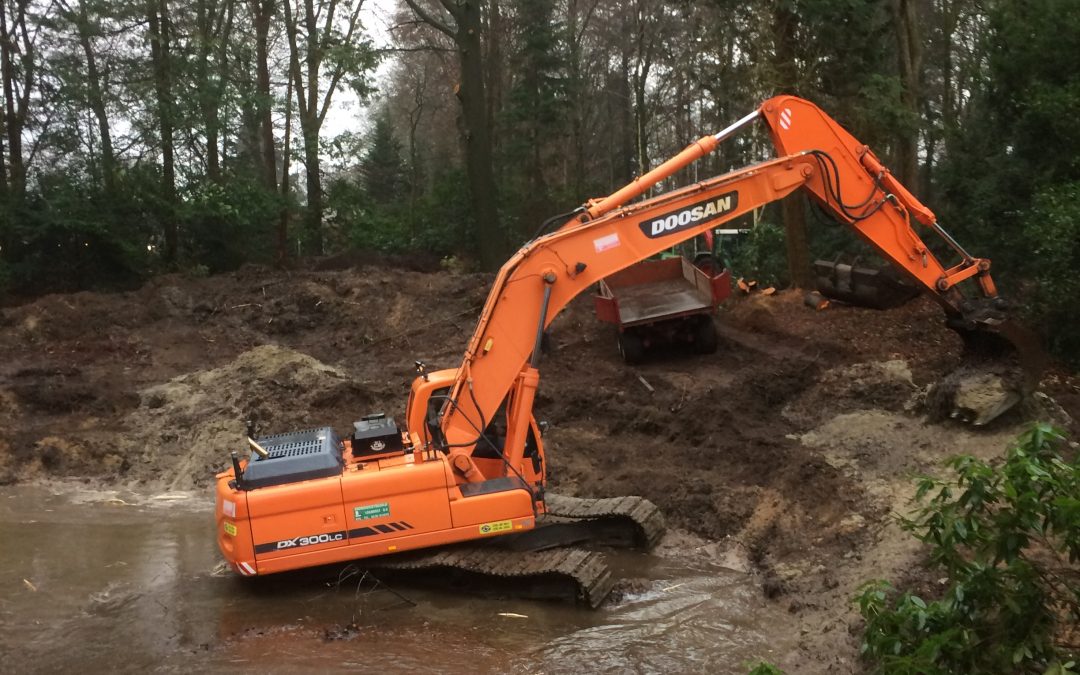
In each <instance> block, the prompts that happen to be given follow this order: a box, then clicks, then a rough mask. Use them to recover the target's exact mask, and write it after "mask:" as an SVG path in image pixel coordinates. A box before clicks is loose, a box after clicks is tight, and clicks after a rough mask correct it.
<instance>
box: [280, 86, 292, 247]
mask: <svg viewBox="0 0 1080 675" xmlns="http://www.w3.org/2000/svg"><path fill="white" fill-rule="evenodd" d="M291 67H292V66H291V65H290V68H291ZM292 89H293V81H292V78H291V77H290V78H288V85H286V87H285V140H284V142H283V143H282V146H281V213H279V214H278V228H277V264H278V267H281V268H284V267H286V266H287V265H288V263H289V190H290V189H291V188H290V186H289V171H290V167H289V159H290V147H289V146H290V144H291V143H292V109H293V106H292Z"/></svg>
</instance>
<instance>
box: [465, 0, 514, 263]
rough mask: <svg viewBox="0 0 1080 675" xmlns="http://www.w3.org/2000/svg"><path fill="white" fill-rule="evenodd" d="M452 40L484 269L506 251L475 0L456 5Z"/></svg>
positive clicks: (479, 248) (468, 172)
mask: <svg viewBox="0 0 1080 675" xmlns="http://www.w3.org/2000/svg"><path fill="white" fill-rule="evenodd" d="M459 7H460V8H461V11H460V13H459V15H458V17H457V19H458V26H457V32H456V35H455V41H456V43H457V45H458V55H459V58H460V61H461V87H460V88H459V89H458V98H459V99H460V100H461V114H462V121H463V124H464V128H465V165H466V172H467V174H468V177H469V196H470V199H471V202H472V207H473V217H474V218H475V219H476V237H475V241H476V242H477V248H478V252H479V254H480V264H481V265H482V266H483V267H484V269H488V270H494V269H498V268H499V266H500V265H502V263H503V261H504V257H505V254H506V238H505V236H504V234H503V231H502V227H501V225H500V223H499V213H498V210H497V207H496V204H497V201H496V194H497V190H496V185H495V173H494V169H493V161H494V157H493V152H492V146H491V127H490V124H489V120H488V117H487V104H486V102H485V98H486V97H485V93H484V63H483V56H482V53H481V48H480V7H479V4H478V3H475V2H465V3H462V4H461V5H459Z"/></svg>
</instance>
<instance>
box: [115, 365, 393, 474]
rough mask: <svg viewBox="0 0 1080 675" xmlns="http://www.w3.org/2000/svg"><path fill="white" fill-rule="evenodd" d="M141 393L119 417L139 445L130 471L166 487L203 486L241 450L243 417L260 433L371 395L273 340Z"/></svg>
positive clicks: (312, 419)
mask: <svg viewBox="0 0 1080 675" xmlns="http://www.w3.org/2000/svg"><path fill="white" fill-rule="evenodd" d="M140 395H141V397H142V402H141V404H140V406H139V407H138V409H137V410H135V411H134V412H132V413H131V414H130V415H128V416H127V417H126V418H125V419H124V426H125V427H126V428H127V429H129V433H128V435H127V438H126V442H127V443H128V444H129V445H130V447H131V448H132V449H133V450H135V449H141V452H137V454H135V455H134V457H133V463H134V466H133V468H132V470H131V471H130V472H129V475H130V476H131V477H133V478H137V479H139V480H149V481H153V482H160V483H162V484H163V486H164V487H166V488H170V489H188V488H191V487H193V486H204V485H207V484H209V483H210V481H211V480H212V478H213V475H214V474H215V473H217V472H218V471H221V470H222V468H223V467H224V466H226V465H227V463H228V453H229V452H230V451H232V450H236V451H238V452H240V453H241V454H243V453H245V452H246V443H245V441H244V438H245V429H246V422H247V421H248V420H251V421H252V423H254V424H255V426H256V428H257V429H258V431H259V433H277V432H280V431H287V430H291V429H300V428H309V427H313V426H319V425H322V424H326V419H325V417H323V415H324V414H325V409H326V408H327V407H328V406H331V405H332V406H336V407H346V408H352V409H356V410H360V409H363V407H364V406H366V405H367V404H369V403H370V402H371V399H372V397H371V396H370V394H369V393H368V392H366V391H365V390H364V389H363V387H362V386H360V385H359V384H358V383H357V382H355V381H354V380H353V379H351V378H350V377H349V376H347V375H346V374H345V373H344V372H342V371H341V370H338V369H337V368H332V367H330V366H327V365H326V364H323V363H321V362H319V361H317V360H315V359H313V358H312V357H310V356H307V355H305V354H300V353H298V352H295V351H292V350H290V349H285V348H283V347H278V346H274V345H266V346H263V347H257V348H255V349H252V350H250V351H247V352H244V353H243V354H241V355H240V356H238V357H237V358H236V359H235V360H233V361H231V362H230V363H228V364H226V365H224V366H221V367H219V368H213V369H210V370H204V371H199V372H195V373H192V374H190V375H184V376H181V377H178V378H175V379H173V380H170V381H169V382H166V383H165V384H161V385H158V386H155V387H150V388H148V389H144V390H143V391H142V392H140Z"/></svg>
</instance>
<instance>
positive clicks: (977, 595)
mask: <svg viewBox="0 0 1080 675" xmlns="http://www.w3.org/2000/svg"><path fill="white" fill-rule="evenodd" d="M1064 445H1065V438H1064V436H1063V434H1062V432H1060V431H1059V430H1057V429H1054V428H1052V427H1050V426H1048V425H1043V424H1039V425H1036V426H1034V427H1033V428H1032V429H1031V430H1030V431H1028V432H1026V433H1024V434H1023V435H1022V436H1021V437H1020V438H1019V439H1018V441H1017V443H1016V444H1015V445H1014V446H1013V447H1012V448H1010V449H1009V450H1008V452H1007V454H1006V456H1005V460H1004V463H1003V464H1001V465H1000V466H992V465H990V464H987V463H985V462H983V461H981V460H978V459H976V458H974V457H970V456H961V457H956V458H953V459H951V460H949V462H948V464H949V466H950V467H951V468H952V470H953V471H954V472H955V474H956V476H955V478H954V479H953V480H950V481H943V480H938V479H934V478H922V479H920V481H919V486H918V491H917V495H916V500H917V501H918V502H919V503H920V504H921V506H920V507H919V508H918V510H917V511H916V512H915V513H914V514H913V517H911V518H906V519H903V520H902V524H903V526H904V528H905V529H907V530H908V531H910V532H912V533H913V534H914V536H915V537H916V538H918V539H919V540H920V541H922V542H924V543H926V544H928V545H929V546H930V560H931V562H933V563H934V564H935V565H937V566H939V567H940V568H942V569H943V570H944V572H945V574H946V588H945V592H944V594H943V595H942V597H941V598H940V599H937V600H933V601H930V602H927V601H925V600H923V599H922V598H920V597H919V596H917V595H914V594H913V593H911V592H904V593H901V594H899V595H898V596H896V595H895V594H894V593H893V592H892V588H891V586H890V585H889V584H887V583H885V582H881V581H877V582H872V583H870V584H868V585H867V586H866V587H864V589H863V592H862V593H861V595H860V596H859V597H858V598H857V602H858V605H859V611H860V613H861V614H862V616H863V618H864V619H865V621H866V629H865V632H864V636H863V643H862V653H863V655H864V656H865V657H866V658H867V659H868V660H869V661H870V662H871V663H872V664H873V666H874V670H875V672H885V673H920V674H926V673H1028V672H1030V673H1044V672H1045V673H1072V672H1073V670H1072V668H1073V667H1074V661H1073V660H1072V659H1071V658H1070V657H1069V656H1068V655H1066V654H1063V653H1061V651H1060V650H1059V648H1058V647H1057V646H1056V644H1055V636H1056V634H1057V631H1058V630H1059V629H1060V628H1061V627H1062V626H1066V625H1074V624H1075V622H1076V621H1077V620H1080V578H1078V576H1077V573H1076V562H1077V560H1080V462H1078V461H1077V460H1075V459H1074V460H1073V461H1071V462H1069V461H1066V460H1065V459H1064V458H1063V457H1062V455H1061V454H1060V450H1061V448H1062V447H1063V446H1064Z"/></svg>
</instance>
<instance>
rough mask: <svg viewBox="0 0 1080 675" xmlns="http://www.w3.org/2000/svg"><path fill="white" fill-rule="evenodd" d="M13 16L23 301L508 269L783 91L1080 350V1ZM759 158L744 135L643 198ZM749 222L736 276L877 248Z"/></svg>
mask: <svg viewBox="0 0 1080 675" xmlns="http://www.w3.org/2000/svg"><path fill="white" fill-rule="evenodd" d="M367 1H368V2H369V3H372V2H375V0H367ZM0 4H2V11H0V80H2V82H0V84H2V97H3V106H2V111H0V160H2V161H0V294H2V295H3V296H4V298H5V299H6V301H8V302H11V301H17V300H18V299H19V298H23V297H27V296H33V295H39V294H42V293H47V292H66V291H74V290H81V289H88V288H98V289H110V288H126V287H131V286H135V285H138V284H139V283H141V282H142V281H144V280H145V279H146V278H148V277H149V276H151V275H154V274H157V273H162V272H173V271H183V272H187V273H195V274H207V273H217V272H221V271H227V270H230V269H234V268H236V267H238V266H240V265H242V264H245V263H248V262H253V263H262V264H272V265H278V266H292V265H297V264H308V263H309V262H311V261H313V260H315V261H318V260H324V259H325V258H324V256H329V255H339V254H344V255H349V254H350V252H354V251H363V252H372V251H377V252H387V253H395V254H398V256H399V257H398V258H396V259H398V260H402V261H406V262H408V261H410V260H412V259H415V260H435V261H436V262H437V261H438V260H439V259H440V258H445V257H452V258H451V259H452V260H455V261H463V262H464V263H465V264H472V265H475V266H476V267H478V268H481V269H493V268H496V267H498V265H499V264H500V263H501V262H502V261H503V260H504V259H505V258H506V256H507V255H508V253H509V252H510V251H512V250H513V249H514V248H516V247H517V246H519V245H520V244H521V243H522V242H524V241H525V240H527V239H528V238H529V237H530V236H531V235H532V234H533V232H535V231H536V228H537V227H538V225H539V224H540V223H541V222H542V221H543V220H545V219H546V218H548V217H549V216H552V215H554V214H557V213H560V212H565V211H568V210H570V209H572V208H573V207H575V206H576V205H578V204H580V203H582V202H583V201H584V200H585V199H587V198H591V197H596V196H601V195H604V194H607V193H609V192H611V191H613V190H614V189H616V188H617V187H619V186H621V185H622V184H624V183H626V182H628V181H630V180H632V179H633V178H634V177H635V176H637V175H640V174H641V173H643V172H644V171H646V170H648V169H649V168H651V167H653V166H655V165H656V164H657V163H659V162H660V161H663V160H664V159H665V158H667V157H669V156H671V155H673V154H674V153H676V152H677V151H679V150H680V149H682V148H683V147H684V146H686V145H687V144H688V143H690V142H691V141H693V140H694V139H696V138H697V137H699V136H701V135H704V134H705V133H709V132H715V131H717V130H719V129H721V128H723V127H725V126H727V125H728V124H729V123H731V122H732V121H734V120H736V119H738V118H740V117H742V116H743V115H744V114H746V113H747V112H749V111H751V110H752V109H754V107H755V106H756V105H758V104H759V103H760V102H761V101H762V100H764V99H766V98H768V97H770V96H773V95H775V94H777V93H792V94H796V95H799V96H803V97H805V98H808V99H811V100H813V101H814V102H816V103H817V104H818V105H819V106H821V107H822V108H823V109H824V110H825V111H826V112H828V113H829V114H830V115H832V116H833V117H835V118H836V119H837V120H839V121H840V122H841V123H842V124H843V125H844V126H845V127H847V128H848V129H849V130H850V131H851V132H852V133H853V134H854V135H855V136H856V137H857V138H859V139H860V140H862V141H863V142H865V143H867V144H869V145H870V146H871V147H872V148H873V149H874V150H875V152H876V153H877V154H878V155H879V156H880V157H882V158H883V159H884V160H885V161H886V163H887V164H888V165H889V166H890V167H891V169H892V171H893V172H894V173H895V174H896V175H897V176H898V177H899V178H900V180H901V181H902V182H903V183H904V184H905V185H907V186H909V187H910V188H911V189H912V190H913V191H914V192H915V193H916V194H917V195H918V196H919V197H920V198H921V199H922V200H923V201H924V202H925V203H927V204H928V205H929V206H931V208H933V209H934V210H935V211H936V212H937V214H938V216H939V218H940V220H941V222H942V223H943V224H944V225H945V227H946V228H947V229H948V230H949V231H950V232H951V233H952V234H953V235H954V236H955V237H956V238H957V239H958V240H959V241H960V242H962V243H963V244H964V245H965V246H966V247H967V248H968V249H969V250H971V251H972V252H973V253H975V254H977V255H980V256H985V257H989V258H991V259H992V260H993V261H994V269H995V273H996V275H997V276H998V277H999V282H1000V285H1001V287H1002V288H1004V289H1006V292H1007V294H1008V295H1010V296H1012V297H1013V298H1015V299H1017V300H1019V302H1020V304H1022V306H1023V307H1024V308H1025V312H1026V313H1027V316H1028V318H1029V320H1030V321H1031V322H1032V324H1033V325H1035V327H1037V328H1040V327H1041V330H1042V332H1043V334H1044V335H1045V336H1046V338H1047V340H1048V342H1049V343H1050V345H1051V347H1052V348H1054V349H1055V350H1056V351H1057V352H1058V353H1059V354H1062V355H1064V356H1066V357H1072V358H1075V357H1076V355H1077V354H1080V275H1078V274H1077V273H1076V272H1077V270H1080V120H1078V119H1077V118H1078V116H1080V6H1078V5H1077V2H1076V0H751V1H746V0H739V1H735V0H708V1H697V2H694V1H689V0H682V1H678V0H668V1H666V2H661V1H660V0H381V2H378V3H377V6H376V7H375V8H376V9H378V10H379V13H378V16H382V17H384V19H386V21H385V25H382V26H380V27H378V30H375V28H376V27H375V26H372V25H369V24H371V22H372V19H371V17H372V16H375V15H376V14H372V9H373V8H372V7H371V6H365V4H364V2H363V0H184V1H183V2H181V1H179V0H0ZM342 97H346V98H349V99H352V100H358V101H360V102H361V103H362V105H360V106H356V107H354V108H353V109H352V110H351V111H349V110H345V109H344V108H343V107H342V106H341V103H340V102H341V100H343V98H342ZM343 116H344V117H345V118H346V119H344V121H343ZM328 120H330V122H331V123H328ZM342 129H345V130H344V131H340V133H339V132H338V131H339V130H342ZM771 155H772V149H771V147H770V144H769V143H768V141H767V139H766V138H765V136H764V135H763V134H760V133H759V134H750V135H747V136H744V137H741V138H739V139H735V140H732V141H728V142H727V143H726V144H725V145H724V146H723V147H722V149H721V150H720V151H719V152H718V153H716V154H714V155H712V156H710V157H708V158H705V159H704V160H702V161H701V162H699V163H698V164H696V165H694V166H692V167H690V168H688V169H686V170H684V171H683V172H682V173H680V174H679V175H678V176H675V177H674V178H673V179H672V180H670V181H668V182H667V183H665V184H664V185H661V186H658V188H657V191H663V190H666V189H670V188H671V187H674V186H676V185H680V184H685V183H687V182H689V181H692V180H696V179H698V178H704V177H707V176H710V175H714V174H717V173H721V172H723V171H727V170H730V169H732V168H737V167H741V166H745V165H746V164H748V163H751V162H754V161H759V160H762V159H765V158H767V157H770V156H771ZM738 225H739V226H740V227H743V228H746V229H748V230H749V231H748V233H747V234H745V235H743V236H741V237H739V238H737V240H734V241H731V242H728V249H726V250H725V252H724V253H725V257H726V258H727V262H728V263H729V264H731V265H732V266H733V267H735V268H736V271H737V273H739V274H741V275H744V276H748V277H755V278H759V279H762V280H764V281H769V282H774V283H780V284H792V285H796V286H806V285H808V284H810V283H812V281H811V279H810V273H809V262H810V261H811V260H812V259H813V258H815V257H823V258H827V259H830V260H832V259H836V258H837V257H838V256H846V257H848V258H849V259H854V258H855V257H859V258H860V260H862V261H864V262H870V263H872V262H873V255H872V254H871V253H870V252H869V251H868V250H867V249H865V247H863V246H862V245H861V244H859V243H858V242H857V241H856V240H855V239H854V237H852V236H851V235H850V234H849V233H848V232H847V231H846V230H845V229H843V228H841V227H838V226H836V225H835V224H832V223H831V222H830V221H829V219H828V218H827V217H825V216H822V215H821V214H820V212H819V211H818V210H817V209H815V208H814V207H813V206H812V205H810V204H809V203H808V202H807V200H806V199H805V198H802V197H795V198H790V199H788V200H785V203H784V204H780V205H773V206H770V207H768V208H766V209H763V210H760V211H758V212H756V213H755V214H753V215H752V216H747V217H746V218H745V220H744V222H741V223H739V224H738Z"/></svg>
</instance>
